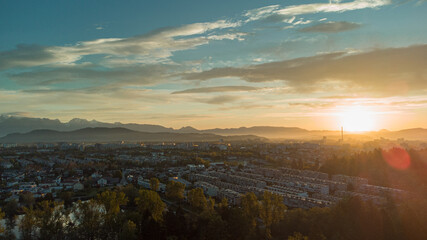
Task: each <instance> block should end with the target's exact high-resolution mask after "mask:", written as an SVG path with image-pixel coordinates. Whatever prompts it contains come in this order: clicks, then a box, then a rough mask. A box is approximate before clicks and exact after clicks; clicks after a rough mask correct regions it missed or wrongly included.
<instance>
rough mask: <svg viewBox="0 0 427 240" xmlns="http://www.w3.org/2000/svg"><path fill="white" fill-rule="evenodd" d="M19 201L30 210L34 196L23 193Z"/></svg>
mask: <svg viewBox="0 0 427 240" xmlns="http://www.w3.org/2000/svg"><path fill="white" fill-rule="evenodd" d="M20 201H21V202H22V203H23V204H24V205H25V206H27V207H29V208H31V207H32V206H33V204H34V202H35V200H34V196H33V194H32V193H30V192H26V193H23V194H22V195H21V196H20Z"/></svg>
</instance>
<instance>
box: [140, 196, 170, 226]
mask: <svg viewBox="0 0 427 240" xmlns="http://www.w3.org/2000/svg"><path fill="white" fill-rule="evenodd" d="M135 202H136V206H137V209H138V212H139V213H140V214H145V213H146V212H148V214H149V217H150V218H152V219H153V220H154V221H156V222H161V221H162V220H163V211H164V210H165V208H166V204H165V203H164V202H163V201H162V199H161V198H160V196H159V194H157V193H156V192H154V191H150V190H139V194H138V197H137V198H135Z"/></svg>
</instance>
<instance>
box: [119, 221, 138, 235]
mask: <svg viewBox="0 0 427 240" xmlns="http://www.w3.org/2000/svg"><path fill="white" fill-rule="evenodd" d="M119 239H123V240H135V239H137V234H136V224H135V223H134V222H132V221H131V220H128V221H127V222H125V223H124V224H123V227H122V231H121V233H120V235H119Z"/></svg>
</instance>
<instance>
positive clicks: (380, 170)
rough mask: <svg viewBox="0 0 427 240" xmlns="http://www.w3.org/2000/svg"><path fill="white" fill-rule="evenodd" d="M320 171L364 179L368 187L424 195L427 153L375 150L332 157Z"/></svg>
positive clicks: (399, 149) (397, 149)
mask: <svg viewBox="0 0 427 240" xmlns="http://www.w3.org/2000/svg"><path fill="white" fill-rule="evenodd" d="M320 171H321V172H325V173H328V174H329V175H332V174H345V175H349V176H359V177H364V178H367V179H368V180H369V183H370V184H374V185H380V186H386V187H398V188H401V189H404V190H408V191H411V192H415V193H419V194H421V195H422V196H424V197H425V196H427V186H426V183H427V150H405V149H402V148H392V149H388V150H382V149H375V150H373V151H369V152H361V153H358V154H354V155H352V156H350V157H343V158H338V157H333V158H331V159H329V160H327V161H326V162H325V163H324V164H323V165H322V166H321V167H320Z"/></svg>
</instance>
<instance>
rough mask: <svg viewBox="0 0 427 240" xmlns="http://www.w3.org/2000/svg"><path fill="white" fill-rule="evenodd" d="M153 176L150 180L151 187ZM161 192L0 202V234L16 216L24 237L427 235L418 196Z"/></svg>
mask: <svg viewBox="0 0 427 240" xmlns="http://www.w3.org/2000/svg"><path fill="white" fill-rule="evenodd" d="M156 184H158V182H156V181H154V180H153V182H152V187H153V189H155V187H156ZM166 193H167V194H166V195H165V196H163V195H159V194H158V193H157V192H155V191H151V190H146V189H136V188H135V187H133V186H132V185H128V186H126V187H124V188H120V189H115V190H110V191H105V192H102V193H100V194H98V195H97V196H96V198H94V199H92V200H88V201H84V202H81V201H78V202H75V203H73V204H70V205H64V204H63V203H62V202H55V201H51V200H43V201H40V202H38V203H37V204H34V205H33V206H26V207H23V212H24V215H23V216H22V218H20V220H19V221H18V220H16V216H15V215H16V213H15V214H14V213H13V212H11V211H10V209H4V211H5V214H3V213H2V212H1V211H0V217H5V218H6V229H0V231H2V232H3V233H2V234H1V236H2V237H3V238H4V239H13V238H14V237H13V235H12V234H11V229H12V228H13V226H14V225H15V223H16V225H18V228H19V232H20V236H21V239H25V240H27V239H34V240H38V239H43V240H57V239H85V240H86V239H89V240H96V239H103V240H104V239H105V240H108V239H112V240H116V239H129V240H133V239H164V240H171V239H182V240H184V239H188V240H193V239H194V240H196V239H205V240H209V239H232V240H251V239H314V240H317V239H319V240H321V239H333V240H334V239H337V240H338V239H339V240H341V239H342V240H346V239H348V240H353V239H354V240H356V239H357V240H360V239H368V240H369V239H375V240H380V239H384V240H385V239H390V240H395V239H396V240H400V239H427V229H426V228H425V223H426V222H427V205H426V204H425V201H418V200H411V202H407V203H405V204H399V205H398V204H393V203H392V202H389V204H388V205H387V206H384V207H381V208H379V207H377V206H375V205H373V204H371V203H369V202H367V203H365V202H362V201H361V200H360V199H358V198H351V199H346V200H344V201H342V202H340V203H339V204H337V205H336V206H334V207H332V208H313V209H310V210H303V209H287V208H286V206H285V205H284V204H283V199H282V198H281V197H280V196H278V195H275V194H272V193H269V192H265V193H264V195H263V196H261V197H260V198H257V196H256V195H255V194H254V193H247V194H245V195H243V196H242V198H241V203H240V204H239V205H238V206H230V205H229V204H228V202H227V200H226V199H222V200H221V201H219V202H215V200H214V199H212V198H206V197H205V195H204V193H203V190H202V189H200V188H195V189H192V190H190V191H188V193H187V197H186V200H185V201H184V195H183V186H182V185H180V184H168V185H167V190H166ZM166 203H167V204H166Z"/></svg>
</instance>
